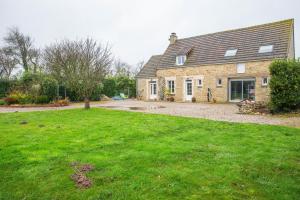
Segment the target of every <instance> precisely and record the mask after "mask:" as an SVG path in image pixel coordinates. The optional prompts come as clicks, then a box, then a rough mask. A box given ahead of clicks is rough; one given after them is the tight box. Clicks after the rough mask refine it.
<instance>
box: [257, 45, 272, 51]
mask: <svg viewBox="0 0 300 200" xmlns="http://www.w3.org/2000/svg"><path fill="white" fill-rule="evenodd" d="M272 51H273V45H265V46H260V47H259V50H258V53H270V52H272Z"/></svg>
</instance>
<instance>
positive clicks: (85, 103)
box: [84, 97, 90, 109]
mask: <svg viewBox="0 0 300 200" xmlns="http://www.w3.org/2000/svg"><path fill="white" fill-rule="evenodd" d="M84 108H85V109H90V100H89V98H87V97H84Z"/></svg>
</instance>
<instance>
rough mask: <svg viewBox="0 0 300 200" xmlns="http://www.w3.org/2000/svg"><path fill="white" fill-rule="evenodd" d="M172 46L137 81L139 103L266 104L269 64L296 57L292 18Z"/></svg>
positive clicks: (174, 38)
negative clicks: (170, 98)
mask: <svg viewBox="0 0 300 200" xmlns="http://www.w3.org/2000/svg"><path fill="white" fill-rule="evenodd" d="M169 41H170V44H169V46H168V47H167V49H166V50H165V52H164V53H163V54H162V55H154V56H152V57H151V58H150V59H149V61H148V62H147V63H146V64H145V65H144V67H143V68H142V69H141V71H140V72H139V73H138V75H137V76H136V79H137V95H138V97H139V98H140V99H143V100H164V99H166V94H168V95H171V96H173V97H174V99H175V101H191V99H192V97H195V98H196V101H200V102H201V101H207V100H208V97H209V100H213V99H214V100H216V101H217V102H238V101H241V100H243V99H253V100H256V101H267V100H268V94H269V88H268V82H269V79H270V75H269V65H270V63H271V62H272V60H274V59H287V58H294V57H295V48H294V20H293V19H288V20H284V21H279V22H273V23H268V24H263V25H257V26H252V27H247V28H241V29H235V30H228V31H223V32H217V33H212V34H206V35H200V36H195V37H189V38H182V39H179V38H178V37H177V35H176V34H175V33H172V34H171V36H170V38H169Z"/></svg>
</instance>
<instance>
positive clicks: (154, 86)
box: [149, 81, 157, 99]
mask: <svg viewBox="0 0 300 200" xmlns="http://www.w3.org/2000/svg"><path fill="white" fill-rule="evenodd" d="M149 84H150V99H156V98H157V82H156V81H150V82H149Z"/></svg>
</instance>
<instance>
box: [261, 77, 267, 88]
mask: <svg viewBox="0 0 300 200" xmlns="http://www.w3.org/2000/svg"><path fill="white" fill-rule="evenodd" d="M268 84H269V78H268V77H263V78H262V79H261V85H262V86H267V85H268Z"/></svg>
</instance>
